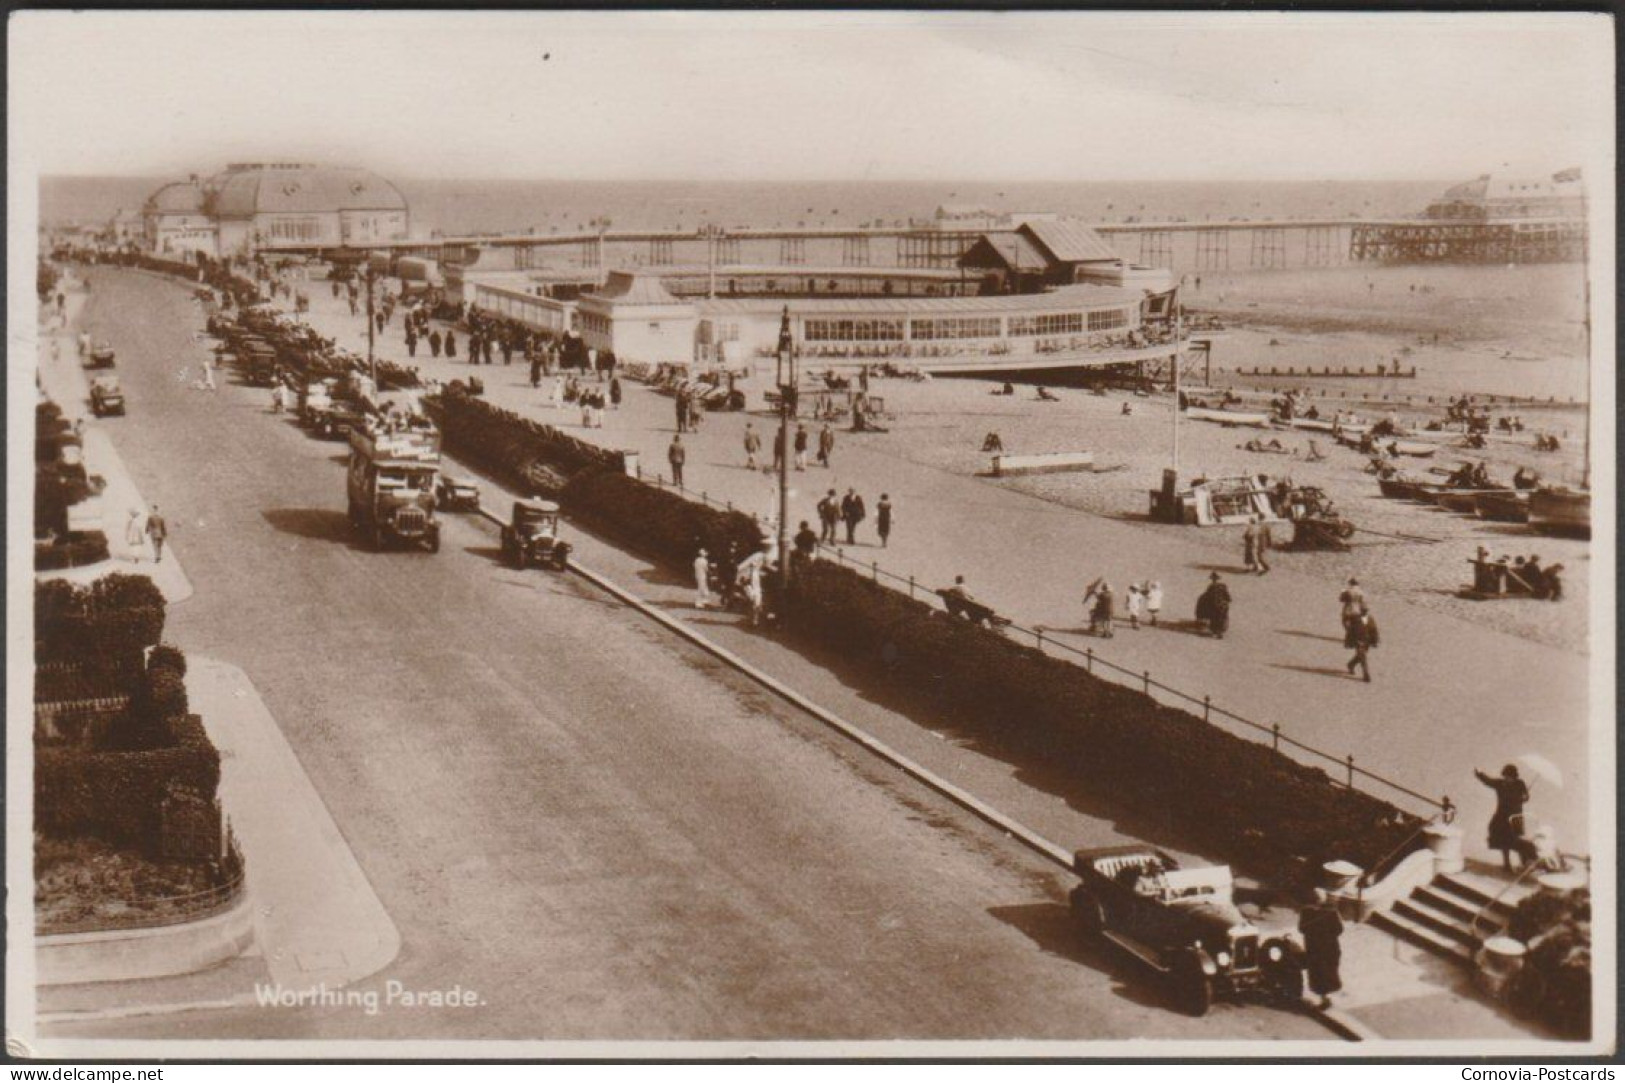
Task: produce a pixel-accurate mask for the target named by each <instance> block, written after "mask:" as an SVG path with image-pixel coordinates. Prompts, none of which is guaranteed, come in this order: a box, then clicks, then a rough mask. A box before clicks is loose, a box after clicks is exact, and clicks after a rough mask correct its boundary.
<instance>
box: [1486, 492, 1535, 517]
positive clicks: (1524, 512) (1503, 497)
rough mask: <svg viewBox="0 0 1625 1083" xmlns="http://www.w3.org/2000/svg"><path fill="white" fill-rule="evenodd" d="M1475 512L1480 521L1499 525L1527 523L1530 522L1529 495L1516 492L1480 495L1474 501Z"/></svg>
mask: <svg viewBox="0 0 1625 1083" xmlns="http://www.w3.org/2000/svg"><path fill="white" fill-rule="evenodd" d="M1473 503H1474V508H1473V510H1474V511H1475V512H1477V513H1478V517H1479V518H1480V519H1489V520H1491V521H1492V522H1497V523H1527V522H1528V521H1529V494H1528V493H1527V492H1518V491H1516V490H1503V491H1499V492H1484V493H1479V494H1478V496H1477V498H1476V499H1475V500H1474V501H1473Z"/></svg>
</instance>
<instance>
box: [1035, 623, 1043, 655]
mask: <svg viewBox="0 0 1625 1083" xmlns="http://www.w3.org/2000/svg"><path fill="white" fill-rule="evenodd" d="M1033 638H1034V639H1036V640H1038V649H1039V651H1040V652H1042V651H1043V649H1044V629H1042V628H1034V629H1033Z"/></svg>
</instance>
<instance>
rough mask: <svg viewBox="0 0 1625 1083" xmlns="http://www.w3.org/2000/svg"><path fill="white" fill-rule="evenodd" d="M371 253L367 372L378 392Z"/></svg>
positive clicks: (370, 258) (368, 295)
mask: <svg viewBox="0 0 1625 1083" xmlns="http://www.w3.org/2000/svg"><path fill="white" fill-rule="evenodd" d="M372 279H373V273H372V254H371V253H370V252H369V253H368V254H367V372H368V374H369V375H370V376H371V377H372V393H373V395H374V396H376V395H377V394H378V358H377V357H376V356H375V355H374V353H373V331H374V329H375V327H376V324H375V323H374V321H373V315H372Z"/></svg>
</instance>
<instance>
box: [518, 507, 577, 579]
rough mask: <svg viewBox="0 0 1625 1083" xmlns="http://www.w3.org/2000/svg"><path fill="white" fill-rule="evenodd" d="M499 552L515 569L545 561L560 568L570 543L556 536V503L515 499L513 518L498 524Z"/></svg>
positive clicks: (557, 531) (565, 559) (567, 555)
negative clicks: (500, 549) (500, 526)
mask: <svg viewBox="0 0 1625 1083" xmlns="http://www.w3.org/2000/svg"><path fill="white" fill-rule="evenodd" d="M502 555H503V557H505V558H506V559H507V561H508V563H510V564H512V565H513V566H514V567H515V568H526V567H529V566H530V565H532V564H545V565H551V566H552V567H554V568H556V569H558V570H560V571H562V570H563V569H564V567H565V565H566V563H567V562H568V561H569V559H570V543H569V542H566V541H564V540H562V539H561V538H560V537H559V506H558V505H557V504H555V503H553V502H552V501H551V500H515V501H514V502H513V521H512V522H510V523H506V524H504V525H503V527H502Z"/></svg>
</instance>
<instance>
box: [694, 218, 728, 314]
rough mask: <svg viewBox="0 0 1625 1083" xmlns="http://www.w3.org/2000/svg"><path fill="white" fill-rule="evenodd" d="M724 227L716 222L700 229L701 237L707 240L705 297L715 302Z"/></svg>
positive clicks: (706, 224)
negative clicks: (718, 251)
mask: <svg viewBox="0 0 1625 1083" xmlns="http://www.w3.org/2000/svg"><path fill="white" fill-rule="evenodd" d="M722 232H723V231H722V227H721V226H719V225H717V224H716V223H715V222H707V223H705V225H704V226H702V227H700V236H702V237H704V238H705V272H706V287H705V296H706V298H707V299H708V300H714V299H715V298H716V295H717V246H718V245H719V244H720V243H721V241H722Z"/></svg>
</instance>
